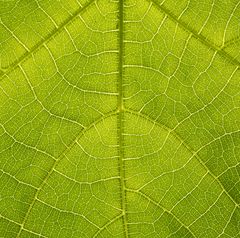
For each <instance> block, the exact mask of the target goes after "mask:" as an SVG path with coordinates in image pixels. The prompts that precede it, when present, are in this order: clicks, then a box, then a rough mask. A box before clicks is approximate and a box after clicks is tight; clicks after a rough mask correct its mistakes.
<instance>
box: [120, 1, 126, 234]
mask: <svg viewBox="0 0 240 238" xmlns="http://www.w3.org/2000/svg"><path fill="white" fill-rule="evenodd" d="M123 2H124V0H119V15H118V20H119V22H118V24H119V69H118V70H119V81H118V93H119V95H118V111H119V113H118V140H119V171H120V178H121V181H120V182H121V201H122V210H123V224H124V232H125V236H126V237H127V238H128V227H127V215H126V189H125V169H124V162H123V158H124V149H123V146H124V145H123V113H124V107H123V53H124V52H123V50H124V49H123V33H124V32H123V17H124V13H123Z"/></svg>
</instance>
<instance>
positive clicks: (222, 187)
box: [125, 109, 238, 206]
mask: <svg viewBox="0 0 240 238" xmlns="http://www.w3.org/2000/svg"><path fill="white" fill-rule="evenodd" d="M125 110H126V111H128V112H129V113H131V114H134V115H136V116H140V117H142V118H144V119H145V120H147V121H149V122H151V123H153V124H156V125H158V126H159V127H161V128H164V129H165V130H166V131H168V132H169V133H170V134H172V135H173V136H174V137H175V138H176V139H177V140H178V141H179V142H180V143H181V144H182V145H183V146H184V147H185V148H186V149H187V150H188V151H189V152H190V153H191V154H192V156H191V157H190V159H192V158H193V157H196V158H197V160H198V162H199V163H200V164H201V165H202V166H203V167H204V169H205V170H206V171H207V172H208V173H209V174H210V175H211V177H212V178H213V179H214V180H215V181H217V183H218V184H219V185H220V187H221V189H222V191H223V192H224V193H225V194H226V195H227V196H228V197H229V198H230V199H231V201H232V202H233V203H234V204H235V206H238V204H237V202H236V201H235V199H234V198H233V197H232V196H231V195H230V194H229V193H228V192H227V190H226V189H225V187H224V186H223V184H222V182H221V181H220V180H219V178H218V177H216V176H215V175H214V174H213V173H212V172H211V171H210V170H209V168H208V167H207V166H206V165H205V163H203V161H202V160H201V158H200V157H199V155H198V153H199V151H200V150H201V149H202V148H203V147H204V145H203V146H202V147H201V148H199V149H198V150H197V151H194V150H193V149H192V148H191V147H190V146H189V145H188V144H186V142H185V141H184V140H183V139H182V138H181V137H180V136H179V135H178V134H177V133H176V132H175V131H174V129H171V128H169V127H167V126H166V125H164V124H161V123H159V122H157V121H154V120H153V119H152V118H150V117H149V116H148V115H146V114H143V113H142V112H141V113H140V112H137V111H134V110H131V109H125ZM155 179H156V178H155Z"/></svg>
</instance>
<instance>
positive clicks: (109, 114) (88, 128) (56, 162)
mask: <svg viewBox="0 0 240 238" xmlns="http://www.w3.org/2000/svg"><path fill="white" fill-rule="evenodd" d="M116 114H117V112H116V110H114V111H112V112H110V113H108V114H105V115H104V116H102V117H100V118H98V119H97V120H96V121H94V122H93V123H91V124H90V125H89V126H88V127H87V128H85V129H83V130H82V131H80V133H79V135H78V136H77V137H76V138H75V139H74V140H73V141H72V143H71V144H70V145H69V146H68V147H67V148H66V149H65V150H64V151H63V152H62V154H61V155H59V157H58V158H55V161H54V163H53V165H52V167H51V169H50V171H49V172H48V174H47V176H46V177H45V178H44V180H43V181H42V183H41V184H40V186H39V187H38V189H37V191H36V193H35V194H34V198H33V200H32V203H31V204H30V205H29V208H28V210H27V212H26V214H25V216H24V218H23V222H22V224H21V228H20V230H19V232H18V235H17V237H19V236H20V234H21V232H22V230H24V229H25V228H24V225H25V223H26V221H27V219H28V216H29V215H30V213H31V211H32V208H33V206H34V204H35V202H36V201H37V196H38V194H39V193H40V191H41V190H42V188H43V186H44V185H45V183H46V182H47V180H48V179H49V178H50V176H51V174H52V173H53V172H54V169H55V168H56V166H57V165H58V163H59V162H60V161H61V158H62V157H63V156H64V155H65V154H66V153H67V152H68V151H70V150H71V148H72V147H73V146H74V145H75V144H76V143H77V141H78V139H79V138H80V137H81V136H82V135H84V133H86V131H88V130H90V129H91V128H92V127H94V126H95V125H97V124H98V123H100V122H101V121H103V120H104V119H106V118H108V117H111V116H113V115H116Z"/></svg>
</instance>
